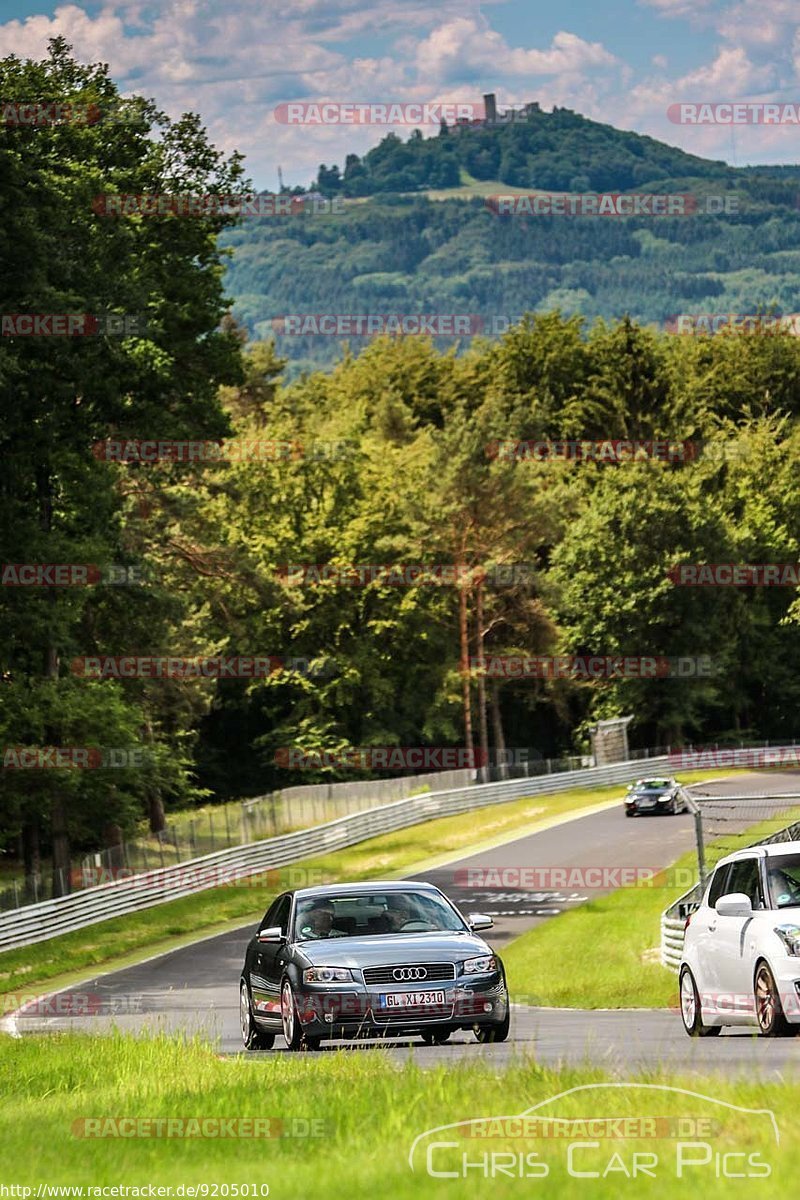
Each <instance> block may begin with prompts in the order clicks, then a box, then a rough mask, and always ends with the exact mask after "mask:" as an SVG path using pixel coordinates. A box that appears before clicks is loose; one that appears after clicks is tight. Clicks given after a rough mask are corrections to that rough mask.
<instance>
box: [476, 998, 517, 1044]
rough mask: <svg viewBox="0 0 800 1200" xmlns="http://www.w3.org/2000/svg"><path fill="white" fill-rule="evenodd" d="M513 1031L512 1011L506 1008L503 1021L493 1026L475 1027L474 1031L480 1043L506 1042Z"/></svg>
mask: <svg viewBox="0 0 800 1200" xmlns="http://www.w3.org/2000/svg"><path fill="white" fill-rule="evenodd" d="M510 1029H511V1010H510V1008H509V1007H508V1006H507V1007H506V1015H505V1016H504V1017H503V1019H502V1021H498V1022H497V1023H496V1024H492V1025H474V1026H473V1031H474V1033H475V1037H476V1038H477V1040H478V1041H479V1042H504V1041H505V1040H506V1038H507V1037H508V1033H509V1030H510Z"/></svg>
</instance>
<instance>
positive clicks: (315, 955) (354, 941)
mask: <svg viewBox="0 0 800 1200" xmlns="http://www.w3.org/2000/svg"><path fill="white" fill-rule="evenodd" d="M296 949H297V952H298V954H301V955H302V956H303V958H306V959H308V961H309V963H311V965H312V966H317V967H321V966H325V967H356V968H359V967H376V966H381V965H382V964H383V963H424V962H439V961H441V959H443V958H444V959H446V960H449V959H451V958H452V959H460V958H470V957H472V956H473V955H477V954H491V953H492V951H491V949H490V947H489V946H488V945H487V944H486V942H485V941H484V940H483V938H480V937H477V936H476V935H475V934H474V933H466V932H465V933H407V934H400V933H398V934H388V935H386V934H383V935H382V934H376V935H375V936H373V937H337V938H321V939H320V940H319V941H316V942H299V943H298V944H297V947H296Z"/></svg>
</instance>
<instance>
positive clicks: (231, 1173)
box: [0, 1034, 800, 1200]
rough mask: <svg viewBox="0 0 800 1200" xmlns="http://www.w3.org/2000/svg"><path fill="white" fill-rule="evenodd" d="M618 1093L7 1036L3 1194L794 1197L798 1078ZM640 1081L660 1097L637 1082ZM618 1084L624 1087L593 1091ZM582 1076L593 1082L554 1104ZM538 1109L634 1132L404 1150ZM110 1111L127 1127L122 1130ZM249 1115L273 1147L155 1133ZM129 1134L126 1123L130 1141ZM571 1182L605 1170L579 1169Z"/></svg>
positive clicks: (529, 1063)
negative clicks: (627, 1121)
mask: <svg viewBox="0 0 800 1200" xmlns="http://www.w3.org/2000/svg"><path fill="white" fill-rule="evenodd" d="M477 1051H478V1048H477V1047H476V1054H477ZM619 1082H620V1081H619V1079H618V1078H616V1079H615V1078H614V1077H613V1076H610V1075H607V1074H604V1073H603V1072H601V1071H599V1070H597V1069H590V1068H586V1069H575V1070H568V1071H562V1072H557V1071H553V1070H550V1069H544V1068H542V1067H540V1066H538V1065H537V1064H536V1063H535V1061H533V1060H532V1059H520V1060H519V1061H518V1062H516V1063H512V1065H511V1066H509V1067H508V1069H505V1070H502V1071H497V1070H496V1069H494V1068H493V1067H492V1065H491V1064H490V1062H487V1061H485V1060H484V1061H483V1062H480V1061H474V1062H469V1061H467V1063H465V1064H464V1065H463V1066H460V1067H459V1068H458V1069H455V1070H454V1069H453V1067H452V1064H451V1065H449V1066H445V1065H444V1064H443V1065H442V1066H436V1067H433V1068H431V1069H428V1070H421V1069H420V1068H419V1067H418V1066H417V1065H416V1064H415V1063H414V1062H413V1060H412V1061H411V1062H406V1063H404V1064H403V1065H402V1066H401V1065H398V1062H397V1060H396V1059H392V1058H391V1057H390V1056H389V1055H388V1053H387V1052H386V1051H384V1050H381V1049H377V1050H373V1049H369V1050H363V1051H349V1052H348V1051H343V1052H333V1053H329V1054H318V1055H302V1056H300V1055H288V1054H280V1055H270V1054H264V1055H253V1056H249V1057H242V1058H235V1059H234V1058H231V1059H221V1058H219V1057H218V1056H216V1055H215V1054H214V1053H213V1051H211V1050H210V1049H209V1048H208V1047H207V1046H204V1045H202V1044H201V1043H199V1042H189V1043H184V1042H181V1041H180V1040H177V1039H174V1040H170V1039H168V1038H165V1037H156V1038H140V1039H134V1038H131V1037H123V1036H121V1035H119V1034H115V1035H112V1036H111V1037H108V1038H105V1037H104V1038H91V1037H85V1036H83V1037H82V1036H75V1035H57V1036H54V1037H47V1038H43V1037H26V1038H24V1039H22V1040H21V1041H13V1040H11V1039H5V1040H0V1095H1V1096H2V1099H0V1145H2V1147H3V1155H2V1165H1V1166H0V1184H5V1185H7V1186H8V1185H17V1186H20V1185H22V1186H26V1187H29V1188H32V1189H33V1191H32V1195H33V1196H34V1197H35V1196H36V1190H35V1189H36V1186H37V1185H38V1184H45V1185H50V1186H51V1187H52V1186H54V1187H69V1186H82V1187H83V1188H84V1191H83V1195H84V1197H87V1196H90V1195H91V1193H89V1192H88V1191H86V1190H85V1189H87V1188H88V1187H113V1186H118V1187H119V1186H122V1187H131V1188H142V1187H145V1188H146V1186H147V1185H155V1186H159V1187H164V1188H168V1187H169V1188H172V1189H177V1188H178V1187H179V1186H180V1185H183V1186H184V1192H183V1193H180V1192H177V1191H173V1193H172V1194H173V1196H175V1195H180V1194H183V1195H186V1194H187V1191H186V1188H187V1187H199V1188H200V1189H203V1188H205V1190H200V1191H198V1192H197V1193H196V1194H197V1195H201V1196H209V1197H214V1196H215V1195H217V1196H226V1195H227V1196H235V1195H237V1194H238V1195H239V1196H241V1195H242V1194H247V1195H249V1196H254V1195H255V1196H259V1197H260V1196H263V1195H265V1194H266V1193H265V1191H264V1188H265V1187H268V1188H269V1195H270V1196H271V1197H272V1198H273V1200H294V1198H295V1197H297V1198H300V1197H303V1200H305V1198H306V1197H308V1196H310V1195H316V1196H320V1197H321V1198H322V1200H328V1198H329V1197H331V1196H333V1195H335V1194H337V1193H338V1191H339V1190H340V1189H344V1188H346V1190H347V1194H348V1197H351V1198H360V1197H365V1198H369V1200H373V1198H374V1196H376V1195H389V1196H392V1197H397V1198H399V1200H403V1198H405V1197H408V1198H409V1200H410V1198H411V1197H412V1196H419V1195H424V1196H429V1195H430V1196H436V1197H439V1198H443V1200H448V1198H449V1197H458V1200H473V1198H474V1200H485V1197H486V1196H487V1195H498V1194H499V1195H501V1196H504V1197H505V1196H520V1197H523V1196H526V1195H530V1194H531V1193H532V1191H534V1190H535V1194H536V1195H537V1196H541V1197H548V1198H549V1197H558V1198H559V1200H562V1198H564V1197H566V1198H568V1200H569V1198H572V1197H576V1198H577V1197H581V1198H583V1200H585V1198H586V1197H587V1196H590V1197H591V1198H592V1200H605V1198H609V1200H610V1198H611V1197H614V1196H616V1195H618V1194H619V1192H620V1191H623V1192H624V1194H625V1195H626V1196H635V1197H637V1198H638V1197H658V1200H670V1198H672V1197H680V1196H684V1195H685V1194H686V1190H687V1185H688V1186H689V1187H690V1188H691V1187H694V1188H695V1189H699V1188H702V1194H703V1196H704V1198H705V1200H718V1198H720V1200H721V1198H722V1197H726V1198H730V1197H733V1198H734V1200H735V1198H736V1197H740V1196H741V1197H745V1196H747V1197H750V1196H752V1195H753V1190H754V1187H756V1188H758V1187H759V1185H761V1188H760V1192H761V1194H763V1195H768V1196H779V1195H784V1196H788V1195H792V1194H793V1193H794V1192H795V1190H796V1172H797V1164H796V1150H795V1147H796V1145H797V1142H798V1138H800V1083H797V1082H794V1083H785V1082H784V1083H780V1084H778V1083H775V1082H768V1083H759V1082H755V1081H752V1080H746V1081H741V1080H740V1081H737V1082H735V1083H734V1082H729V1081H727V1080H719V1079H715V1080H714V1081H713V1082H711V1081H703V1080H698V1078H697V1077H696V1076H694V1077H692V1078H691V1080H686V1079H683V1080H682V1079H681V1078H679V1077H674V1076H667V1075H657V1076H654V1075H650V1076H648V1077H647V1078H646V1079H644V1078H640V1079H638V1080H636V1081H627V1082H625V1084H624V1086H619ZM636 1082H638V1083H639V1084H642V1083H646V1084H649V1085H651V1086H650V1087H641V1086H640V1087H636V1086H633V1085H634V1083H636ZM608 1083H611V1084H617V1086H612V1087H609V1086H602V1085H604V1084H608ZM587 1084H589V1085H600V1086H595V1087H591V1088H590V1089H588V1090H583V1091H580V1092H577V1093H574V1094H572V1095H568V1096H563V1097H561V1098H559V1099H557V1100H554V1099H553V1098H554V1097H558V1096H559V1093H563V1092H564V1091H566V1090H567V1089H570V1088H576V1087H579V1086H581V1085H587ZM662 1085H663V1086H662ZM667 1087H672V1088H678V1089H685V1090H682V1091H668V1090H666V1088H667ZM547 1101H550V1103H548V1104H547V1105H546V1107H543V1108H541V1109H540V1110H539V1112H540V1114H541V1115H543V1116H549V1117H559V1118H561V1119H562V1122H563V1120H564V1119H566V1120H567V1121H569V1120H573V1121H580V1120H581V1119H583V1120H585V1119H589V1118H593V1119H595V1120H600V1121H608V1120H610V1119H613V1118H632V1119H633V1120H634V1121H635V1122H637V1123H636V1124H635V1125H633V1126H628V1127H627V1130H628V1132H627V1136H626V1135H625V1134H624V1133H623V1135H622V1137H620V1136H613V1135H609V1134H608V1133H606V1134H605V1135H604V1134H603V1133H600V1135H599V1136H597V1133H596V1132H595V1135H594V1137H591V1138H590V1137H587V1132H586V1129H585V1128H583V1129H582V1128H581V1126H580V1125H579V1124H578V1125H574V1126H566V1127H565V1126H564V1125H563V1124H559V1126H558V1129H559V1130H560V1133H559V1135H558V1136H552V1135H551V1136H550V1137H547V1136H542V1134H543V1133H545V1132H546V1129H547V1127H546V1126H545V1127H543V1126H542V1125H539V1126H538V1127H537V1128H535V1129H534V1128H532V1127H531V1125H530V1124H529V1125H528V1126H527V1127H525V1128H524V1130H523V1131H522V1133H523V1136H520V1132H521V1131H520V1129H519V1128H517V1129H514V1128H513V1127H510V1126H507V1125H506V1126H494V1127H485V1126H484V1127H483V1133H484V1136H482V1137H480V1136H477V1137H476V1136H474V1135H475V1133H476V1132H480V1131H481V1127H475V1126H472V1127H464V1126H462V1128H461V1129H460V1130H459V1129H456V1130H453V1129H447V1130H444V1131H442V1132H439V1133H438V1134H434V1135H430V1134H429V1135H428V1136H427V1137H423V1138H422V1140H421V1141H420V1142H419V1143H418V1144H417V1146H416V1148H415V1151H414V1157H413V1164H414V1169H413V1170H412V1167H411V1165H410V1163H409V1155H410V1152H411V1150H412V1145H413V1143H414V1141H415V1139H416V1138H417V1137H419V1135H422V1134H424V1133H425V1131H430V1130H434V1129H436V1128H437V1127H440V1126H443V1125H449V1124H450V1123H455V1122H458V1123H461V1122H467V1121H470V1120H473V1119H475V1118H490V1117H498V1116H506V1117H507V1116H510V1115H512V1114H519V1113H521V1112H524V1111H525V1110H527V1109H529V1108H531V1107H532V1106H533V1105H535V1104H539V1103H541V1102H547ZM725 1102H727V1103H728V1104H730V1105H734V1106H737V1107H735V1108H729V1107H725ZM742 1109H748V1110H765V1109H766V1110H771V1111H773V1112H774V1116H775V1122H776V1124H777V1130H778V1133H779V1135H780V1143H779V1144H778V1143H777V1142H776V1134H775V1125H774V1124H773V1122H772V1120H771V1118H770V1117H769V1116H768V1115H767V1114H766V1113H763V1112H761V1113H753V1112H752V1111H750V1112H743V1111H741V1110H742ZM109 1118H110V1119H112V1120H113V1121H115V1122H117V1121H119V1120H120V1119H126V1118H127V1119H128V1120H129V1121H130V1123H129V1124H124V1125H116V1124H113V1125H111V1124H108V1120H109ZM247 1118H257V1119H260V1120H261V1121H262V1122H269V1124H268V1125H262V1126H260V1129H261V1130H262V1132H269V1133H270V1134H272V1136H268V1137H263V1136H262V1137H260V1138H258V1139H254V1138H252V1137H251V1138H246V1137H241V1136H240V1137H235V1136H231V1134H232V1132H233V1131H235V1130H236V1129H237V1127H236V1126H235V1125H230V1124H228V1125H226V1126H223V1128H224V1129H225V1130H226V1131H227V1132H226V1134H225V1136H208V1135H207V1136H205V1137H203V1136H201V1137H198V1136H197V1135H196V1134H195V1136H193V1137H185V1136H184V1137H181V1136H176V1135H175V1130H176V1128H177V1127H176V1126H174V1125H173V1126H172V1130H173V1133H172V1136H164V1131H165V1130H168V1129H169V1126H167V1125H166V1124H162V1126H161V1129H162V1135H161V1136H153V1133H154V1131H155V1130H157V1129H158V1126H157V1125H156V1124H154V1121H157V1120H159V1119H161V1121H162V1122H166V1121H167V1120H170V1119H172V1120H173V1121H174V1120H175V1119H183V1120H185V1121H190V1120H192V1119H195V1120H197V1121H200V1120H203V1121H209V1120H211V1121H214V1120H220V1119H222V1120H225V1121H236V1120H242V1119H247ZM131 1119H133V1121H131ZM137 1119H138V1120H137ZM148 1119H149V1120H150V1122H151V1124H150V1126H149V1136H145V1133H146V1131H147V1130H148V1127H147V1126H145V1125H142V1124H140V1123H139V1122H140V1121H142V1120H148ZM87 1121H90V1122H96V1124H94V1125H87V1124H86V1122H87ZM134 1121H136V1123H133V1122H134ZM680 1121H682V1122H683V1124H682V1125H679V1124H678V1122H680ZM314 1123H316V1124H314ZM184 1128H185V1127H184ZM195 1128H196V1129H198V1130H200V1129H202V1128H203V1126H197V1127H195ZM214 1128H215V1127H214V1126H213V1125H212V1126H209V1125H206V1126H205V1129H206V1130H209V1129H214ZM565 1128H566V1129H567V1130H568V1131H569V1133H568V1135H565V1133H564V1130H565ZM603 1128H609V1129H611V1128H613V1126H603ZM467 1129H471V1131H472V1134H473V1135H472V1136H466V1130H467ZM549 1129H550V1130H551V1131H552V1130H553V1129H554V1126H553V1125H552V1124H551V1125H550V1126H549ZM595 1129H596V1127H595ZM122 1130H125V1131H127V1132H125V1133H124V1134H123V1135H122V1136H120V1135H119V1134H120V1131H122ZM115 1131H116V1136H114V1135H113V1134H114V1132H115ZM631 1131H633V1134H634V1135H635V1136H633V1135H632V1133H631ZM87 1133H89V1134H92V1135H97V1134H104V1136H86V1135H87ZM514 1133H516V1134H517V1136H508V1135H509V1134H512V1135H513V1134H514ZM308 1134H312V1136H308ZM486 1135H489V1136H488V1137H487V1136H486ZM537 1135H538V1136H537ZM436 1142H438V1143H439V1145H438V1146H436V1145H433V1143H436ZM442 1143H450V1145H442ZM571 1145H572V1146H573V1149H572V1158H571V1160H570V1146H571ZM431 1147H432V1148H431ZM429 1148H430V1158H429V1159H428V1151H429ZM634 1154H639V1155H640V1156H641V1155H646V1156H647V1157H646V1158H644V1159H643V1158H640V1159H639V1162H638V1164H637V1166H638V1167H644V1168H646V1169H647V1171H648V1172H649V1173H648V1174H642V1173H641V1171H637V1177H636V1178H633V1177H632V1171H633V1169H634V1159H633V1156H634ZM724 1155H728V1156H729V1157H728V1158H727V1159H726V1158H723V1156H724ZM500 1156H502V1157H500ZM688 1160H691V1161H690V1162H689V1161H688ZM428 1162H429V1163H430V1167H431V1168H432V1170H433V1171H438V1172H453V1173H454V1176H453V1175H451V1176H450V1177H442V1176H441V1175H440V1176H438V1177H434V1176H433V1175H432V1174H430V1173H429V1171H428V1169H427V1164H428ZM679 1163H681V1166H682V1169H681V1172H680V1174H679ZM465 1164H472V1165H465ZM570 1165H571V1168H572V1170H571V1171H570ZM579 1171H580V1172H584V1173H586V1172H595V1173H596V1174H595V1175H593V1176H591V1177H589V1176H588V1175H586V1174H584V1175H582V1176H580V1177H578V1175H577V1174H576V1173H577V1172H579ZM734 1174H736V1175H737V1176H738V1177H731V1176H733V1175H734ZM747 1176H749V1178H748V1177H747ZM767 1176H768V1177H767ZM226 1185H227V1187H228V1190H227V1191H225V1190H223V1189H224V1188H225V1187H226ZM243 1185H247V1186H248V1192H247V1193H243V1191H242V1190H241V1189H242V1187H243ZM234 1187H236V1188H238V1189H239V1191H238V1192H237V1191H234V1190H233V1188H234ZM215 1188H217V1189H218V1190H217V1191H215V1190H214V1189H215ZM763 1189H765V1190H763ZM9 1194H11V1193H9ZM17 1194H18V1195H19V1194H20V1193H17ZM44 1194H45V1195H46V1194H47V1193H44ZM119 1194H124V1193H119ZM128 1194H129V1195H147V1191H144V1192H141V1191H139V1192H130V1193H128ZM164 1194H167V1193H164Z"/></svg>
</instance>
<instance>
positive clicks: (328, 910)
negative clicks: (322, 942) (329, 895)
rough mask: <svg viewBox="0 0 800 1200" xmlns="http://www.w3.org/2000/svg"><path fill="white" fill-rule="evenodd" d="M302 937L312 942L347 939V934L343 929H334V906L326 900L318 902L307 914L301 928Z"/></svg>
mask: <svg viewBox="0 0 800 1200" xmlns="http://www.w3.org/2000/svg"><path fill="white" fill-rule="evenodd" d="M300 936H301V937H302V938H304V939H306V940H307V941H311V940H313V939H316V938H328V937H347V934H346V933H345V931H344V930H343V929H334V927H333V905H332V904H331V903H329V902H328V901H326V900H318V901H317V902H316V903H315V904H314V906H313V908H311V909H310V910H309V911H308V913H307V914H306V919H305V921H304V923H303V924H302V925H301V926H300Z"/></svg>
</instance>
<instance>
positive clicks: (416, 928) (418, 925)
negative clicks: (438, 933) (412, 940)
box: [400, 920, 436, 933]
mask: <svg viewBox="0 0 800 1200" xmlns="http://www.w3.org/2000/svg"><path fill="white" fill-rule="evenodd" d="M435 928H436V926H435V925H432V924H431V922H430V921H418V920H414V921H406V922H405V924H403V925H401V926H400V929H401V930H407V931H408V933H428V932H429V930H431V929H435Z"/></svg>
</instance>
